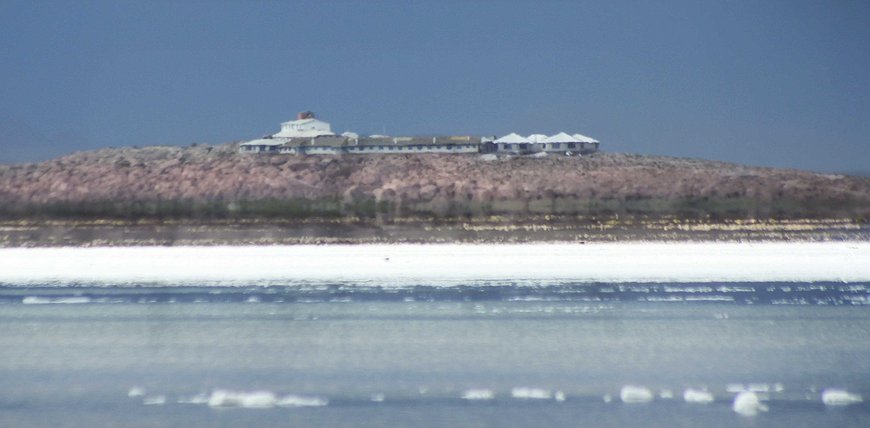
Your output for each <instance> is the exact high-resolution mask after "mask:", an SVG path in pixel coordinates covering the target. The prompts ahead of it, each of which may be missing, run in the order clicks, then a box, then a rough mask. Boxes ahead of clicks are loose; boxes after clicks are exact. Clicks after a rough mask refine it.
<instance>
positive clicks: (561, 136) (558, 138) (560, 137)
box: [541, 132, 581, 143]
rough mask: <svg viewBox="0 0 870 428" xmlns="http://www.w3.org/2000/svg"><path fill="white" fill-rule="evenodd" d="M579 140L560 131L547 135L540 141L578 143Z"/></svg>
mask: <svg viewBox="0 0 870 428" xmlns="http://www.w3.org/2000/svg"><path fill="white" fill-rule="evenodd" d="M579 142H581V141H580V140H579V139H577V138H575V137H573V136H571V135H568V134H567V133H565V132H560V133H558V134H556V135H553V136H552V137H547V138H545V139H544V140H542V141H541V143H579Z"/></svg>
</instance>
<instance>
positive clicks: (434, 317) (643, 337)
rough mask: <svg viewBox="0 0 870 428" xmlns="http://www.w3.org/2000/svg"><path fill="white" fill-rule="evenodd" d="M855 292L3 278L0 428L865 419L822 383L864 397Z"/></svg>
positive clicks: (859, 306)
mask: <svg viewBox="0 0 870 428" xmlns="http://www.w3.org/2000/svg"><path fill="white" fill-rule="evenodd" d="M704 287H707V288H704ZM867 290H868V287H867V286H866V284H834V283H831V284H823V283H744V284H735V283H729V284H718V285H717V284H712V285H711V284H704V285H699V284H558V285H548V286H535V285H531V286H530V285H529V284H523V285H516V286H510V285H502V286H498V287H480V286H474V287H452V288H442V287H434V288H433V287H425V286H409V287H405V288H401V289H396V288H394V287H390V288H388V289H382V288H379V287H377V286H371V287H356V288H355V287H351V286H342V285H340V284H334V285H325V286H319V287H312V288H307V289H304V288H299V287H252V288H238V287H234V288H197V287H187V288H172V289H167V288H141V287H140V288H111V287H109V288H106V287H100V288H87V287H79V288H68V287H67V288H61V289H58V288H38V287H23V288H16V287H6V288H0V302H2V304H0V325H2V326H3V328H2V329H0V350H2V351H0V356H2V358H0V379H2V382H0V426H52V427H59V426H61V427H62V426H144V427H151V426H186V427H197V426H238V425H242V424H249V425H256V426H273V425H279V426H283V425H290V426H415V427H427V426H577V425H585V426H614V427H615V426H647V427H648V426H653V427H657V426H659V427H673V426H744V425H745V426H789V427H796V426H797V427H800V426H820V425H830V426H856V427H857V426H864V425H866V421H867V420H868V419H870V406H868V405H867V404H865V403H863V402H862V403H857V404H852V405H850V406H844V407H836V408H835V407H830V406H827V407H826V406H825V405H824V404H823V403H822V401H821V393H822V391H823V390H824V389H825V388H842V389H846V390H848V391H850V392H852V393H856V394H861V395H863V396H864V397H870V310H868V308H867V307H866V306H864V305H863V304H864V303H865V302H866V301H867V293H868V291H867ZM717 296H718V297H717ZM722 296H724V297H727V299H722V298H721V297H722ZM738 384H739V385H738ZM626 385H637V386H640V387H644V388H647V389H649V390H650V392H652V394H653V396H654V399H653V401H652V402H649V403H643V404H627V403H623V402H622V401H621V400H620V391H621V389H622V388H623V387H624V386H626ZM688 388H693V389H706V390H707V391H709V392H711V393H712V394H713V396H714V401H713V402H712V403H710V404H697V403H686V402H685V401H684V399H683V391H684V390H686V389H688ZM750 388H751V389H753V390H755V391H758V393H759V394H760V395H761V396H762V398H763V399H764V402H765V403H766V404H767V405H768V406H769V411H768V412H763V413H760V414H759V415H757V416H753V417H748V416H742V415H740V414H737V413H735V412H734V411H733V410H732V401H733V398H734V396H735V395H736V393H737V392H738V391H739V390H740V389H750ZM257 391H262V392H266V394H265V395H264V394H260V395H259V396H256V395H252V393H254V392H257ZM222 393H223V394H226V393H234V394H236V396H238V397H242V398H245V397H247V400H248V401H247V402H242V401H232V400H228V401H224V402H219V401H215V397H218V396H219V395H220V394H222ZM246 394H247V395H246ZM270 394H271V395H270ZM131 395H132V396H131ZM257 397H260V399H259V400H258V399H257ZM264 397H265V398H264ZM270 397H272V398H270ZM463 397H465V398H463ZM669 397H670V398H669ZM209 398H211V399H212V401H213V402H212V404H213V406H209V404H208V403H206V401H207V400H208V399H209ZM263 398H264V399H263ZM468 398H481V399H477V400H471V399H468ZM239 400H241V399H239ZM146 403H147V404H146Z"/></svg>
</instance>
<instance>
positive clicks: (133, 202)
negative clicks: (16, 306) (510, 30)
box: [0, 144, 870, 222]
mask: <svg viewBox="0 0 870 428" xmlns="http://www.w3.org/2000/svg"><path fill="white" fill-rule="evenodd" d="M236 151H237V145H235V144H226V145H220V146H204V145H200V146H191V147H168V146H166V147H162V146H161V147H144V148H117V149H114V148H111V149H101V150H96V151H88V152H79V153H73V154H70V155H67V156H63V157H60V158H57V159H53V160H50V161H46V162H42V163H36V164H18V165H2V166H0V216H3V218H5V219H7V220H14V219H35V218H43V219H82V218H84V219H94V218H109V219H215V220H221V219H263V218H266V219H307V218H348V219H350V218H354V219H359V218H362V219H366V218H378V220H379V221H387V222H389V221H391V220H401V219H405V218H416V219H421V218H424V219H425V218H442V219H443V218H464V219H474V218H486V217H492V216H500V217H507V218H512V219H521V218H526V217H534V216H541V215H555V216H561V217H566V216H567V217H571V218H575V219H583V218H593V217H595V218H601V217H611V218H612V217H616V216H621V217H622V218H625V217H626V216H628V217H642V218H674V217H675V218H680V219H712V220H721V219H770V218H775V219H800V218H849V219H858V220H862V219H866V218H868V217H870V178H864V177H853V176H843V175H825V174H817V173H812V172H806V171H798V170H784V169H772V168H757V167H747V166H741V165H735V164H730V163H723V162H714V161H705V160H697V159H679V158H668V157H657V156H640V155H628V154H618V153H598V154H596V155H594V156H588V157H564V156H549V157H544V158H534V157H498V158H494V156H492V155H488V156H481V155H435V154H424V155H345V156H341V157H336V156H307V157H306V156H299V157H297V156H292V155H241V154H238V153H236Z"/></svg>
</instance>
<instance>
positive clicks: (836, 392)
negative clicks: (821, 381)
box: [822, 388, 864, 406]
mask: <svg viewBox="0 0 870 428" xmlns="http://www.w3.org/2000/svg"><path fill="white" fill-rule="evenodd" d="M862 401H864V399H863V398H862V397H861V396H860V395H858V394H853V393H851V392H849V391H846V390H845V389H834V388H828V389H825V390H824V391H822V403H825V405H826V406H848V405H850V404H854V403H860V402H862Z"/></svg>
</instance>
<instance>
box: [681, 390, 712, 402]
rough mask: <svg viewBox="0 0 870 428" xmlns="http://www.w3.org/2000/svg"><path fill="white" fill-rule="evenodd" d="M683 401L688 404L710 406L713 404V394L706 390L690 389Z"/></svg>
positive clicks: (686, 391) (684, 393) (685, 393)
mask: <svg viewBox="0 0 870 428" xmlns="http://www.w3.org/2000/svg"><path fill="white" fill-rule="evenodd" d="M683 400H685V401H686V402H687V403H698V404H708V403H712V402H713V394H711V393H710V392H709V391H707V390H705V389H692V388H689V389H687V390H685V391H684V392H683Z"/></svg>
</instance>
